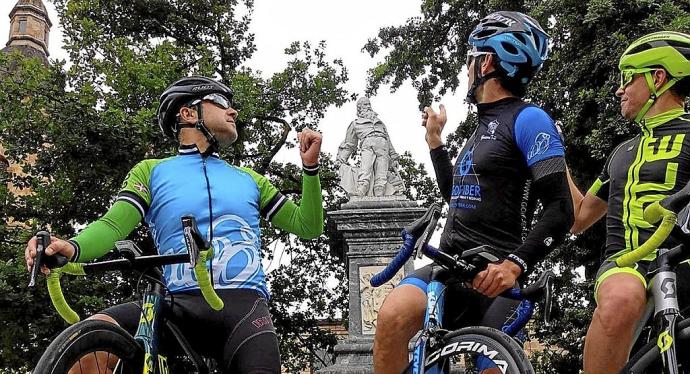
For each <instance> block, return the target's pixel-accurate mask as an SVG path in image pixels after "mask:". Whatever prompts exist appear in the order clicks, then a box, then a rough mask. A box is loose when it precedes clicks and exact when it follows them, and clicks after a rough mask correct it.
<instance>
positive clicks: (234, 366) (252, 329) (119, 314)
mask: <svg viewBox="0 0 690 374" xmlns="http://www.w3.org/2000/svg"><path fill="white" fill-rule="evenodd" d="M216 291H217V293H218V296H220V298H221V299H222V300H223V302H224V303H225V307H224V308H223V309H222V310H220V311H215V310H213V309H211V307H210V306H209V305H208V303H206V301H205V300H204V298H203V296H201V293H200V292H199V291H196V292H188V293H176V294H174V295H172V298H171V296H170V295H168V297H167V299H166V303H165V306H164V310H163V313H166V316H167V318H169V319H170V320H171V321H172V322H174V323H175V325H176V326H177V327H178V328H179V329H180V330H181V331H182V334H183V335H184V337H185V338H186V339H187V341H188V342H189V344H190V345H191V346H192V348H193V349H194V350H195V351H196V352H197V353H199V354H201V355H204V356H207V357H211V358H213V359H215V360H216V361H218V363H219V364H220V365H221V367H222V368H223V370H224V372H227V373H280V351H279V349H278V338H277V336H276V333H275V329H274V327H273V322H272V320H271V315H270V313H269V311H268V304H267V302H266V299H264V297H263V296H262V295H261V294H259V293H258V292H256V291H253V290H240V289H221V290H216ZM171 300H172V301H171ZM140 305H141V303H140V302H129V303H124V304H120V305H116V306H113V307H110V308H108V309H105V310H103V311H102V312H101V313H103V314H106V315H108V316H110V317H112V318H113V319H115V321H117V323H118V324H119V325H120V326H122V328H124V329H125V330H127V331H128V332H129V333H130V334H132V335H134V334H135V333H136V330H137V327H138V324H139V317H140V314H141V307H140ZM166 343H167V344H166ZM163 344H164V345H168V346H169V345H170V339H167V341H165V342H163Z"/></svg>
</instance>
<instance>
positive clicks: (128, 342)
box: [34, 320, 144, 374]
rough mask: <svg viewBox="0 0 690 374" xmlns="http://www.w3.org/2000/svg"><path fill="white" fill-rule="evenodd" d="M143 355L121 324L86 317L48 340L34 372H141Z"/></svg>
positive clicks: (52, 373) (47, 373)
mask: <svg viewBox="0 0 690 374" xmlns="http://www.w3.org/2000/svg"><path fill="white" fill-rule="evenodd" d="M143 357H144V355H143V351H142V349H141V346H140V345H139V344H138V343H137V342H136V341H135V340H134V338H132V336H131V335H129V334H128V333H127V332H126V331H125V330H124V329H122V328H121V327H119V326H116V325H114V324H112V323H109V322H105V321H98V320H85V321H82V322H79V323H77V324H75V325H73V326H70V327H69V328H67V329H66V330H65V331H63V332H62V333H60V335H58V336H57V338H55V340H53V342H52V343H50V345H49V346H48V348H47V349H46V351H45V353H43V356H41V359H40V360H39V361H38V365H36V369H35V370H34V374H63V373H68V372H70V373H82V372H83V373H108V374H110V373H122V374H125V373H126V374H129V373H141V371H142V369H143V367H144V358H143ZM70 369H72V370H71V371H70Z"/></svg>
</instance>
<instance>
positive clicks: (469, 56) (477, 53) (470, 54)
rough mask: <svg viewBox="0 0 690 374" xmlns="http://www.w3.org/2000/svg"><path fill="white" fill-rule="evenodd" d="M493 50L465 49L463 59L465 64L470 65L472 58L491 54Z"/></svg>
mask: <svg viewBox="0 0 690 374" xmlns="http://www.w3.org/2000/svg"><path fill="white" fill-rule="evenodd" d="M492 54H494V53H493V52H480V51H467V58H466V59H465V65H467V66H470V64H471V63H472V59H473V58H475V57H479V56H486V55H492Z"/></svg>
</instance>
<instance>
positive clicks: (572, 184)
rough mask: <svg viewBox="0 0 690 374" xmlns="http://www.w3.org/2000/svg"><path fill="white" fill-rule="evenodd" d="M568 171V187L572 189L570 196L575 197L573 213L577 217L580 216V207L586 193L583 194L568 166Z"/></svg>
mask: <svg viewBox="0 0 690 374" xmlns="http://www.w3.org/2000/svg"><path fill="white" fill-rule="evenodd" d="M566 173H567V176H568V188H569V189H570V196H571V197H572V199H573V213H574V215H575V217H577V216H578V214H579V212H580V207H581V206H582V200H583V199H584V198H585V197H584V195H582V192H581V191H580V189H579V188H578V187H577V185H576V184H575V182H574V181H573V177H572V175H570V169H569V168H566Z"/></svg>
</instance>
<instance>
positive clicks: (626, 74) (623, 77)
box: [619, 68, 656, 90]
mask: <svg viewBox="0 0 690 374" xmlns="http://www.w3.org/2000/svg"><path fill="white" fill-rule="evenodd" d="M654 70H656V69H651V68H639V69H623V70H621V73H620V86H619V88H620V89H621V90H623V89H625V87H626V86H627V85H629V84H630V82H632V81H633V79H635V74H642V73H647V72H650V71H654Z"/></svg>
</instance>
